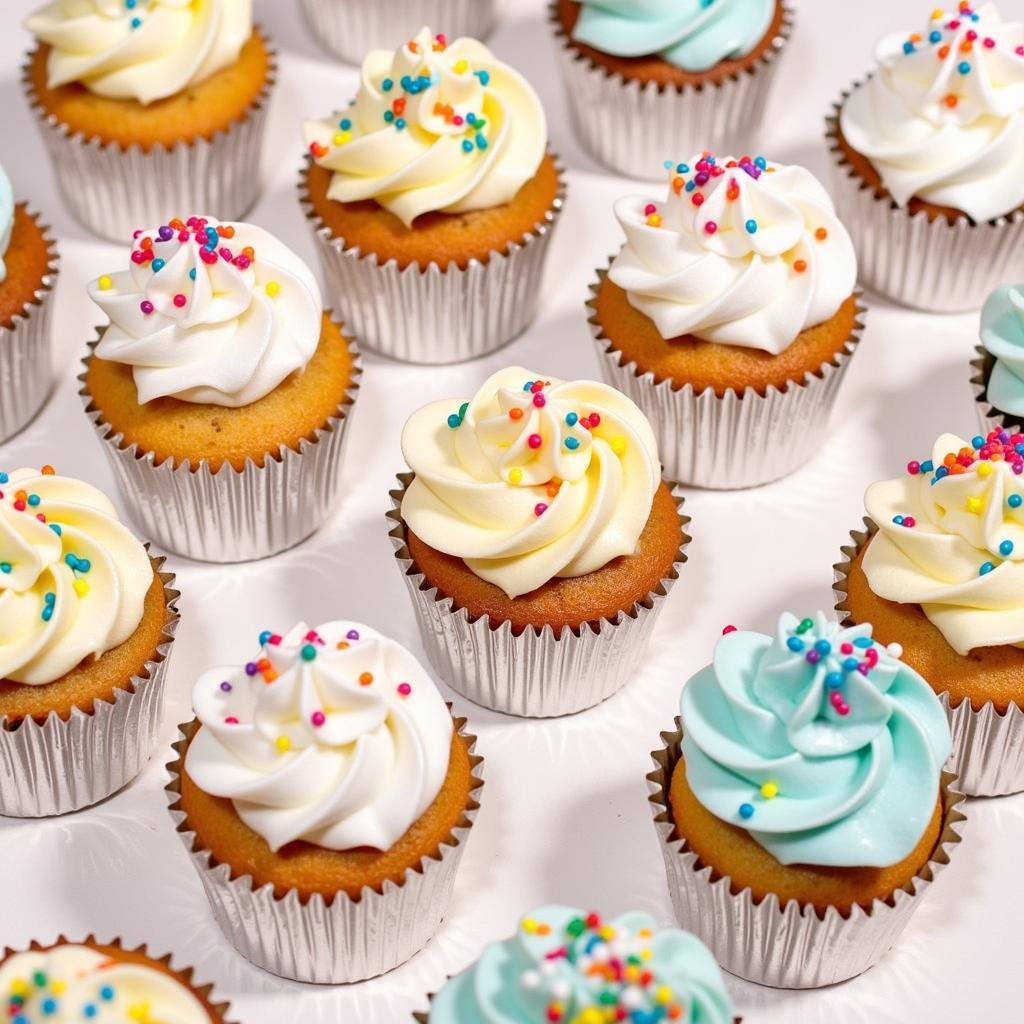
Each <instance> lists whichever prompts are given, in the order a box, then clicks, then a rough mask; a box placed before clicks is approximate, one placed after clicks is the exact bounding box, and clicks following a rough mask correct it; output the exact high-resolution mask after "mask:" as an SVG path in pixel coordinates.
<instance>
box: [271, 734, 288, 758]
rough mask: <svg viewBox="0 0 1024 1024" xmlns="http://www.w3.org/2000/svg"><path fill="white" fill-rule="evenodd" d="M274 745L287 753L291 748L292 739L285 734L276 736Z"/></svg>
mask: <svg viewBox="0 0 1024 1024" xmlns="http://www.w3.org/2000/svg"><path fill="white" fill-rule="evenodd" d="M274 746H276V747H277V749H278V750H280V751H281V753H282V754H287V753H288V751H289V750H291V749H292V741H291V740H290V739H288V737H287V736H278V737H277V740H276V741H275V743H274Z"/></svg>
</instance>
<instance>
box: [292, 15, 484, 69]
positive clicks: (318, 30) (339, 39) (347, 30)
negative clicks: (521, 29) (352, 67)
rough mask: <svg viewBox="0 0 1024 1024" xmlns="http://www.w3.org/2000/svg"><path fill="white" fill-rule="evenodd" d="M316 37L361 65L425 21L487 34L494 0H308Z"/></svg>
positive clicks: (454, 31) (452, 31)
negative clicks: (385, 0) (370, 55)
mask: <svg viewBox="0 0 1024 1024" xmlns="http://www.w3.org/2000/svg"><path fill="white" fill-rule="evenodd" d="M302 6H303V8H304V9H305V12H306V19H307V20H308V22H309V27H310V28H311V29H312V31H313V34H314V35H315V36H316V37H317V39H318V40H319V41H320V42H321V43H322V44H323V45H324V46H326V47H327V49H329V50H330V51H332V52H333V53H334V54H336V55H337V56H338V57H340V58H341V59H342V60H343V61H346V62H347V63H349V64H357V65H358V64H361V63H362V61H363V58H364V57H365V56H366V55H367V54H368V53H369V52H370V51H371V50H382V49H383V50H394V49H395V48H396V47H397V46H399V45H400V44H401V43H402V42H403V41H404V40H406V39H411V38H412V37H413V36H415V35H416V33H417V32H418V31H419V30H420V29H421V28H423V26H424V25H426V26H428V27H429V28H431V29H433V31H435V32H444V33H446V34H447V36H448V39H449V41H451V40H455V39H458V38H459V37H460V36H470V37H471V38H473V39H483V38H484V37H485V36H486V35H488V34H489V33H490V31H491V29H492V28H493V27H494V20H495V13H496V12H495V0H388V2H387V3H382V2H381V0H303V3H302Z"/></svg>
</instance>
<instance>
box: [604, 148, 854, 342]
mask: <svg viewBox="0 0 1024 1024" xmlns="http://www.w3.org/2000/svg"><path fill="white" fill-rule="evenodd" d="M666 170H667V172H668V177H669V189H668V198H667V199H666V200H665V201H664V202H663V203H655V202H653V201H652V200H650V199H646V198H643V197H640V196H633V197H630V198H628V199H621V200H619V201H618V202H617V203H616V204H615V216H616V217H617V218H618V220H619V224H620V225H621V226H622V230H623V232H624V233H625V236H626V244H625V245H624V246H623V247H622V250H621V251H620V252H619V255H618V256H616V257H615V259H614V260H613V261H612V265H611V269H610V270H609V271H608V276H609V278H610V279H611V280H612V281H613V282H614V283H615V284H617V285H618V286H619V287H620V288H622V289H624V290H625V292H626V294H627V297H628V299H629V302H630V305H632V306H633V307H634V308H636V309H638V310H639V311H640V312H641V313H643V314H644V315H645V316H647V317H649V318H650V319H651V320H652V321H653V322H654V325H655V327H656V328H657V329H658V333H659V334H660V335H661V336H662V337H663V338H666V339H667V338H677V337H680V336H682V335H687V334H689V335H693V336H695V337H697V338H702V339H703V340H705V341H713V342H719V343H721V344H725V345H738V346H742V347H743V348H755V349H760V350H761V351H764V352H768V353H770V354H772V355H778V354H779V353H780V352H782V351H783V350H785V349H786V348H788V346H789V345H791V344H792V343H793V341H794V339H795V338H796V337H797V335H798V334H800V332H801V331H804V330H806V329H807V328H809V327H814V326H816V325H817V324H820V323H824V322H825V321H826V320H828V319H829V318H830V317H832V316H834V315H835V314H836V312H837V311H838V310H839V307H840V306H841V305H842V304H843V303H844V302H845V301H846V300H847V299H848V298H849V297H850V295H851V294H852V292H853V290H854V287H855V285H856V281H857V258H856V255H855V254H854V250H853V243H852V242H851V241H850V236H849V234H848V233H847V231H846V228H845V227H843V225H842V223H840V221H839V219H838V217H836V214H835V210H834V208H833V206H832V200H831V199H830V198H829V196H828V193H827V192H826V191H825V189H824V188H823V187H822V186H821V184H820V183H819V182H818V180H817V179H816V178H815V177H814V175H812V174H811V173H810V172H809V171H806V170H805V169H804V168H802V167H797V166H789V167H784V166H781V165H779V164H772V163H769V162H768V161H766V160H764V159H763V158H761V157H757V158H755V160H751V159H750V158H749V157H744V158H742V159H741V160H739V161H737V160H735V159H733V158H731V157H723V158H721V159H718V158H715V157H713V156H706V155H705V156H701V155H698V156H695V157H693V158H691V160H690V161H689V162H688V163H682V164H675V165H673V164H669V165H668V166H667V168H666Z"/></svg>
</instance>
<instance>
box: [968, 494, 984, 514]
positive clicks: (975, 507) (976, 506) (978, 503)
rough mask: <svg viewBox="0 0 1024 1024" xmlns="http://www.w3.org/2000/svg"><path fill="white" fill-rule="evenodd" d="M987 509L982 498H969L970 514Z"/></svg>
mask: <svg viewBox="0 0 1024 1024" xmlns="http://www.w3.org/2000/svg"><path fill="white" fill-rule="evenodd" d="M984 507H985V502H984V500H983V499H981V498H973V497H972V498H968V499H967V511H968V512H975V513H977V512H980V511H981V510H982V509H983V508H984Z"/></svg>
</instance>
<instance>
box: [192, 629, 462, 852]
mask: <svg viewBox="0 0 1024 1024" xmlns="http://www.w3.org/2000/svg"><path fill="white" fill-rule="evenodd" d="M260 644H261V650H260V653H259V655H258V656H257V657H256V658H255V659H254V660H253V661H251V662H248V663H247V664H245V665H234V666H230V667H227V668H218V669H213V670H212V671H210V672H206V673H204V674H203V675H202V676H201V677H200V678H199V680H198V682H197V683H196V685H195V689H194V690H193V694H192V703H193V705H194V707H195V711H196V716H197V717H198V719H199V721H200V722H201V723H202V728H201V729H200V730H199V731H198V732H197V733H196V735H195V738H194V739H193V740H192V743H191V745H190V746H189V749H188V755H187V760H186V768H187V770H188V773H189V775H191V776H192V778H193V779H194V781H195V783H196V785H198V786H199V787H200V789H202V790H204V791H205V792H207V793H210V794H212V795H213V796H220V797H228V798H229V799H230V800H231V801H232V803H233V804H234V807H235V810H236V811H237V812H238V815H239V817H240V818H241V819H242V821H244V822H245V823H246V824H247V825H248V826H249V827H250V828H251V829H252V830H253V831H254V832H256V833H258V834H259V835H260V836H262V837H263V838H264V839H265V840H266V841H267V844H268V845H269V846H270V848H271V849H272V850H275V851H276V850H280V849H281V847H283V846H285V845H286V844H287V843H290V842H293V841H295V840H298V839H302V840H305V841H307V842H310V843H314V844H315V845H317V846H321V847H324V848H326V849H329V850H352V849H356V848H358V847H364V846H365V847H372V848H373V849H377V850H387V849H390V848H391V847H392V846H394V845H395V843H396V842H397V841H398V840H399V839H400V838H401V837H402V836H403V835H404V834H405V832H406V831H407V830H408V829H409V827H410V826H411V825H412V824H413V823H414V822H415V821H416V820H417V819H418V818H419V817H420V816H421V815H422V814H423V813H424V811H426V810H427V808H428V807H429V806H430V805H431V804H432V803H433V802H434V799H435V798H436V797H437V795H438V793H439V792H440V791H441V787H442V785H443V784H444V780H445V776H446V775H447V772H448V759H449V756H450V751H451V743H452V732H453V729H454V726H453V723H452V718H451V715H450V714H449V713H448V709H447V707H446V706H445V703H444V700H443V699H442V698H441V695H440V693H439V692H438V690H437V687H436V686H435V685H434V683H433V681H432V680H431V678H430V676H428V675H427V673H426V672H425V671H424V670H423V667H422V666H421V665H420V664H419V662H418V661H417V660H416V659H415V658H414V657H413V656H412V655H411V654H410V653H409V652H408V651H407V650H406V649H405V648H404V647H401V646H399V645H398V644H396V643H395V642H394V641H393V640H388V639H386V638H385V637H382V636H381V635H380V634H379V633H376V632H375V631H374V630H372V629H370V628H369V627H367V626H363V625H360V624H359V623H353V622H329V623H327V624H326V625H324V626H319V627H317V628H316V629H309V628H308V627H307V626H306V625H305V624H300V625H298V626H296V627H295V628H294V629H293V630H292V631H291V632H290V633H288V634H287V635H286V636H283V637H282V636H279V635H277V634H273V633H270V632H265V633H263V634H262V635H261V636H260Z"/></svg>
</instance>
